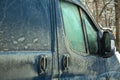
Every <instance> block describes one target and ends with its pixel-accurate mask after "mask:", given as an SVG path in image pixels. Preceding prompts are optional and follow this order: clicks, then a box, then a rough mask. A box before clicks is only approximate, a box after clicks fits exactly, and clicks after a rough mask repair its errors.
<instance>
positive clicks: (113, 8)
mask: <svg viewBox="0 0 120 80" xmlns="http://www.w3.org/2000/svg"><path fill="white" fill-rule="evenodd" d="M83 2H84V4H85V5H86V6H87V7H88V9H89V11H90V12H91V14H92V15H93V16H94V18H95V19H96V21H97V22H98V23H99V24H100V25H101V26H102V27H107V28H111V29H112V30H113V33H114V35H115V41H116V46H117V50H118V51H120V0H83Z"/></svg>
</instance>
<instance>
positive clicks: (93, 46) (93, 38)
mask: <svg viewBox="0 0 120 80" xmlns="http://www.w3.org/2000/svg"><path fill="white" fill-rule="evenodd" d="M83 18H84V23H85V26H86V30H87V37H88V44H89V49H90V53H91V54H94V53H97V51H98V43H97V32H96V31H95V29H94V28H93V24H92V23H91V21H90V19H89V17H88V16H87V15H86V14H85V13H83Z"/></svg>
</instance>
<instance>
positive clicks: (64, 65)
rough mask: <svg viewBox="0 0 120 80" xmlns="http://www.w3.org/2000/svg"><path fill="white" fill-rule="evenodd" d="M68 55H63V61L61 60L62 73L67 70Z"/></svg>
mask: <svg viewBox="0 0 120 80" xmlns="http://www.w3.org/2000/svg"><path fill="white" fill-rule="evenodd" d="M69 58H70V57H69V55H68V54H65V55H63V59H62V66H63V71H64V72H66V71H68V70H69Z"/></svg>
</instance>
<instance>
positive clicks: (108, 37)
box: [101, 31, 115, 58]
mask: <svg viewBox="0 0 120 80" xmlns="http://www.w3.org/2000/svg"><path fill="white" fill-rule="evenodd" d="M114 53H115V42H114V35H113V34H112V33H111V32H109V31H104V32H103V37H102V54H101V55H102V57H104V58H108V57H111V56H113V55H114Z"/></svg>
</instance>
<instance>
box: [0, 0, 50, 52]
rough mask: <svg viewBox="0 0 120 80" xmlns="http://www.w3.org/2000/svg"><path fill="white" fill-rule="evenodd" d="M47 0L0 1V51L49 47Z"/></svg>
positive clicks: (47, 48) (45, 48) (44, 48)
mask: <svg viewBox="0 0 120 80" xmlns="http://www.w3.org/2000/svg"><path fill="white" fill-rule="evenodd" d="M48 5H49V3H48V0H0V51H24V50H25V51H27V50H33V51H34V50H37V51H38V50H50V48H51V45H50V44H51V31H50V30H51V29H50V12H49V7H48Z"/></svg>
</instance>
